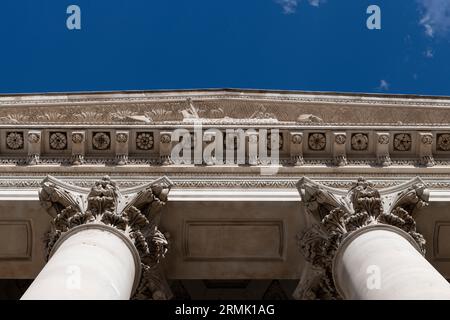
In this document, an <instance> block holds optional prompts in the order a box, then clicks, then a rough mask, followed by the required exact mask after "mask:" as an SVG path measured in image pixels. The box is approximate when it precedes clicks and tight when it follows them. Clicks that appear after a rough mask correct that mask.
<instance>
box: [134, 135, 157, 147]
mask: <svg viewBox="0 0 450 320" xmlns="http://www.w3.org/2000/svg"><path fill="white" fill-rule="evenodd" d="M154 146H155V139H154V136H153V132H137V133H136V149H137V150H143V151H145V150H153V148H154Z"/></svg>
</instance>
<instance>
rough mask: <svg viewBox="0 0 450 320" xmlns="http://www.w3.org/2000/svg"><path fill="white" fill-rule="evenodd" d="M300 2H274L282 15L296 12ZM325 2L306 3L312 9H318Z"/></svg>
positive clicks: (313, 0) (318, 0)
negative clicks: (281, 9) (278, 6)
mask: <svg viewBox="0 0 450 320" xmlns="http://www.w3.org/2000/svg"><path fill="white" fill-rule="evenodd" d="M300 1H301V0H275V2H276V3H278V4H279V5H281V7H282V8H283V13H284V14H292V13H295V11H296V10H297V6H298V4H299V3H300ZM324 2H325V0H308V3H309V4H310V5H311V6H313V7H319V6H320V4H322V3H324Z"/></svg>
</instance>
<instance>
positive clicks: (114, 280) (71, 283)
mask: <svg viewBox="0 0 450 320" xmlns="http://www.w3.org/2000/svg"><path fill="white" fill-rule="evenodd" d="M107 228H108V227H106V228H105V227H103V228H88V229H80V231H78V232H75V233H71V235H70V236H68V237H65V239H64V241H62V242H61V244H60V245H59V247H58V248H56V251H55V253H54V255H53V256H52V257H51V258H50V260H49V261H48V263H47V264H46V265H45V267H44V269H43V270H42V271H41V272H40V273H39V275H38V276H37V278H36V279H35V280H34V282H33V283H32V284H31V286H30V287H29V288H28V290H27V291H26V292H25V294H24V295H23V296H22V299H23V300H30V299H33V300H43V299H60V300H66V299H86V300H90V299H96V300H97V299H98V300H103V299H108V300H109V299H117V300H119V299H120V300H125V299H129V298H130V295H131V294H132V290H133V283H134V281H135V276H136V272H138V271H140V270H136V269H137V268H136V256H135V254H134V252H133V251H132V250H131V248H130V245H129V244H127V243H126V241H125V240H124V239H123V238H122V237H120V236H118V234H117V232H111V231H108V230H107ZM111 229H112V227H111ZM69 232H70V231H69Z"/></svg>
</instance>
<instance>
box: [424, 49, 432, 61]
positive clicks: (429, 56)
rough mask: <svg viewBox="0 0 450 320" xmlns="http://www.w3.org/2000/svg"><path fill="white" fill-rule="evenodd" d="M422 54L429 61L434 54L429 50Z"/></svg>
mask: <svg viewBox="0 0 450 320" xmlns="http://www.w3.org/2000/svg"><path fill="white" fill-rule="evenodd" d="M423 54H424V55H425V57H427V58H430V59H431V58H433V57H434V52H433V50H432V49H430V48H428V49H427V50H426V51H425V52H424V53H423Z"/></svg>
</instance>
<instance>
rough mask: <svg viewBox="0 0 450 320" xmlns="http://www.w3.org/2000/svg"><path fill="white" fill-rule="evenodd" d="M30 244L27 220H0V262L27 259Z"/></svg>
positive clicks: (31, 242)
mask: <svg viewBox="0 0 450 320" xmlns="http://www.w3.org/2000/svg"><path fill="white" fill-rule="evenodd" d="M32 244H33V236H32V231H31V222H30V221H29V220H3V221H2V220H0V260H20V259H29V258H31V252H32Z"/></svg>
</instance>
